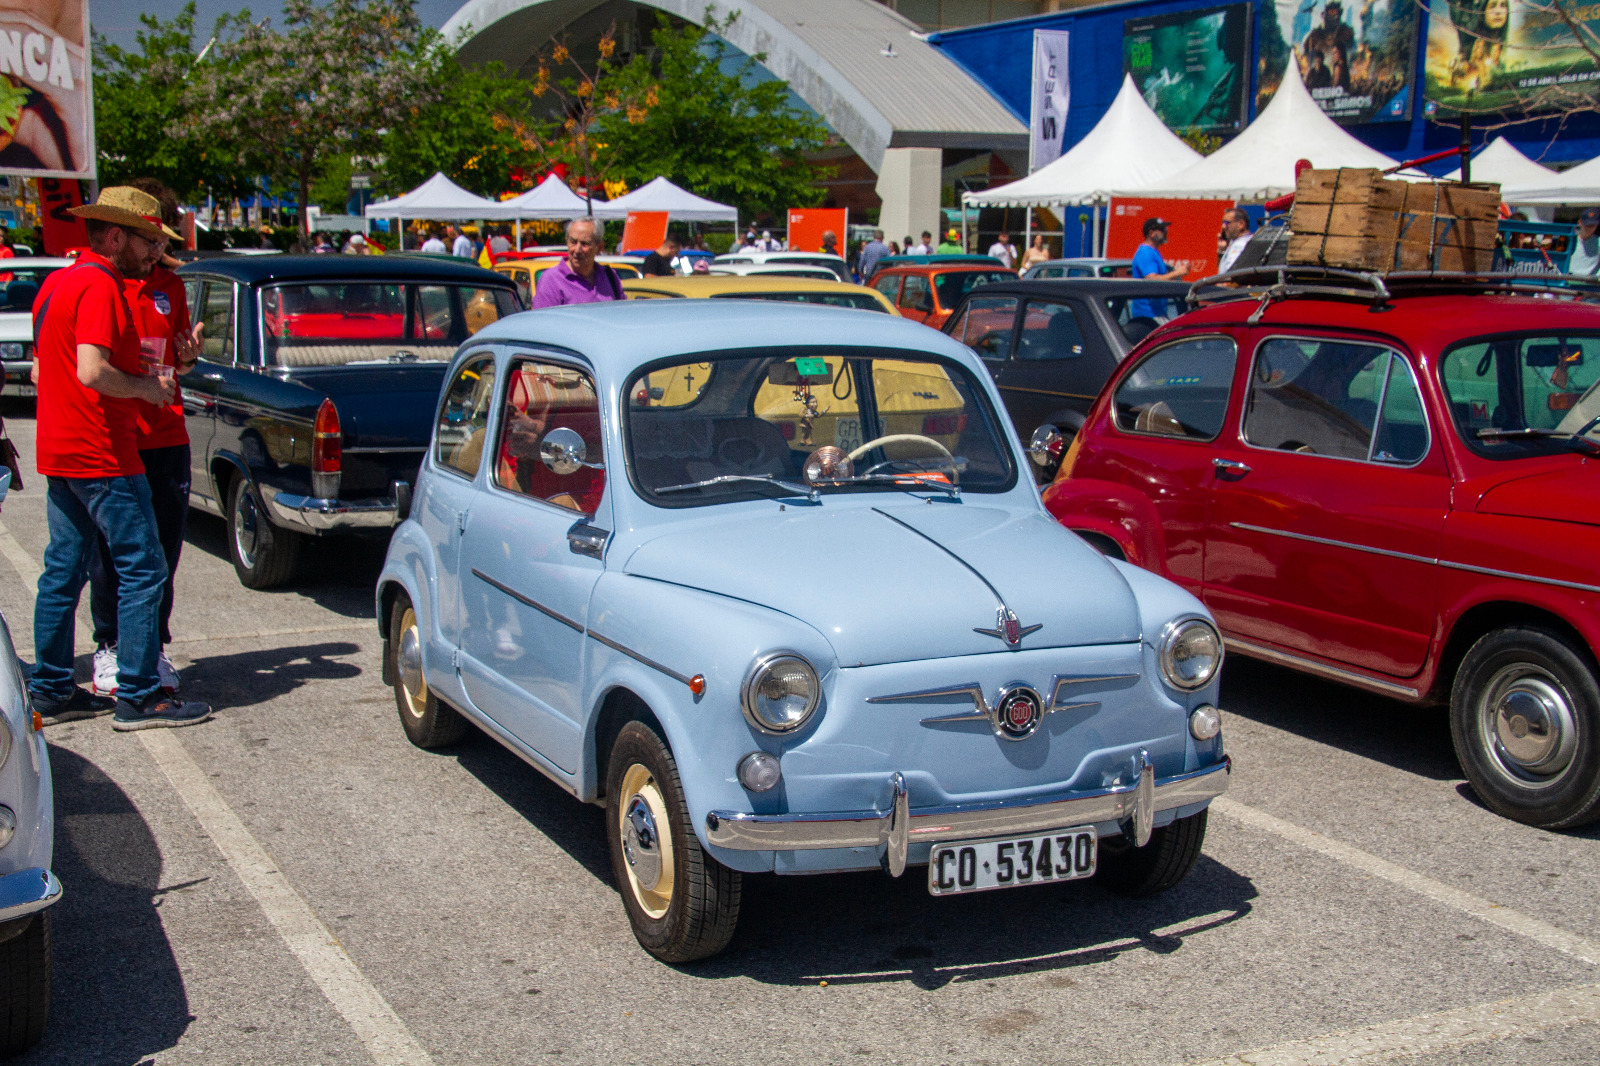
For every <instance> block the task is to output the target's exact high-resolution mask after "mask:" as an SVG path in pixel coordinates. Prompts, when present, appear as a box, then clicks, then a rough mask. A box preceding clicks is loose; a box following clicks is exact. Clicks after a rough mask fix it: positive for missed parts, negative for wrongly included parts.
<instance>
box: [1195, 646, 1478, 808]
mask: <svg viewBox="0 0 1600 1066" xmlns="http://www.w3.org/2000/svg"><path fill="white" fill-rule="evenodd" d="M1221 702H1222V709H1223V711H1224V712H1226V713H1228V714H1235V715H1238V716H1239V717H1241V718H1247V719H1249V720H1250V721H1252V722H1259V723H1261V724H1262V725H1269V726H1272V727H1273V728H1275V729H1282V730H1285V731H1287V732H1290V733H1294V734H1296V735H1297V736H1301V737H1304V738H1306V739H1307V740H1314V741H1317V742H1318V743H1320V744H1327V745H1330V746H1332V747H1336V748H1340V749H1342V750H1344V751H1347V752H1350V753H1351V754H1352V755H1360V756H1362V757H1363V758H1367V759H1372V760H1374V761H1375V762H1381V763H1384V764H1385V765H1387V766H1392V767H1394V768H1395V769H1397V770H1404V771H1405V772H1407V773H1412V774H1418V775H1420V776H1422V777H1426V778H1431V779H1433V780H1435V781H1459V780H1460V779H1461V778H1462V777H1463V776H1464V775H1463V774H1462V772H1461V766H1460V764H1459V763H1457V762H1456V752H1455V748H1454V747H1453V746H1452V745H1451V742H1450V718H1449V712H1448V710H1447V709H1446V708H1444V707H1418V706H1416V705H1414V704H1410V703H1401V702H1400V701H1399V700H1391V699H1386V698H1385V697H1383V696H1375V695H1373V694H1371V693H1368V692H1363V691H1361V690H1360V689H1356V688H1351V687H1350V686H1348V685H1340V684H1337V683H1335V682H1332V681H1323V680H1321V679H1320V678H1315V677H1309V676H1307V675H1306V674H1302V673H1298V672H1296V671H1293V670H1289V669H1285V668H1284V667H1281V666H1274V665H1272V664H1271V663H1264V662H1261V661H1260V660H1257V659H1248V658H1246V657H1245V656H1243V655H1230V656H1229V657H1228V661H1227V665H1226V666H1224V667H1223V671H1222V700H1221Z"/></svg>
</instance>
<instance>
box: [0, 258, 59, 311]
mask: <svg viewBox="0 0 1600 1066" xmlns="http://www.w3.org/2000/svg"><path fill="white" fill-rule="evenodd" d="M60 269H61V268H60V267H45V268H35V269H32V270H7V271H4V272H0V312H28V311H32V310H33V298H34V297H35V296H38V295H39V286H41V285H43V284H44V279H45V278H47V277H49V276H50V275H51V274H54V273H55V272H56V271H57V270H60Z"/></svg>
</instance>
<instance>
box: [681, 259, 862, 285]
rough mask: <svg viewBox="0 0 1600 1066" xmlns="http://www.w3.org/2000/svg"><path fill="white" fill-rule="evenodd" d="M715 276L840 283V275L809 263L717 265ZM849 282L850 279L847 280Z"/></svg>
mask: <svg viewBox="0 0 1600 1066" xmlns="http://www.w3.org/2000/svg"><path fill="white" fill-rule="evenodd" d="M711 273H713V274H723V275H729V274H731V275H735V276H738V277H745V278H771V277H779V278H815V279H817V280H818V281H838V280H840V279H839V275H838V274H836V273H835V272H834V271H832V270H829V269H828V268H827V267H824V266H812V265H811V264H809V263H717V264H716V265H714V266H713V267H712V268H711ZM845 280H847V281H848V280H849V279H845Z"/></svg>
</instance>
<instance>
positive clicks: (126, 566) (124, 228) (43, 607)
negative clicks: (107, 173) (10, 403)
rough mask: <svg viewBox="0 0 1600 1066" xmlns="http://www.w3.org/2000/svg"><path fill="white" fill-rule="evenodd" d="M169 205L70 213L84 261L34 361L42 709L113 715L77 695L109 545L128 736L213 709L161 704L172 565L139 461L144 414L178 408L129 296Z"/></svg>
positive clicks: (47, 306) (59, 298)
mask: <svg viewBox="0 0 1600 1066" xmlns="http://www.w3.org/2000/svg"><path fill="white" fill-rule="evenodd" d="M160 209H161V205H160V203H159V201H157V200H156V198H155V197H153V196H151V195H149V194H148V193H144V192H140V191H139V190H138V189H134V188H130V187H128V186H113V187H110V188H106V189H102V190H101V192H100V198H99V199H98V200H97V201H96V202H95V203H93V204H88V205H85V206H83V207H75V208H71V209H70V211H71V213H72V214H74V215H77V216H79V217H80V218H83V219H85V220H86V221H87V223H88V231H89V250H88V251H85V252H83V253H82V254H80V255H79V257H78V261H77V262H76V263H75V264H73V265H72V266H71V267H69V268H67V269H66V270H60V271H57V272H56V273H54V274H52V275H51V276H50V277H49V278H48V279H46V284H45V285H44V286H42V287H41V288H40V290H39V295H38V297H37V298H36V299H35V301H34V304H33V323H34V327H33V328H34V336H35V338H36V344H35V350H36V351H37V353H38V360H39V401H38V423H37V426H38V428H37V436H36V449H37V465H38V468H39V472H40V473H41V474H44V475H45V477H46V478H47V479H48V482H49V487H48V489H47V490H46V501H45V502H46V508H47V510H46V516H47V520H48V523H49V528H50V543H49V545H48V546H47V547H46V548H45V552H44V572H43V573H42V574H41V575H40V576H39V591H38V595H37V596H36V597H35V599H34V607H33V639H34V663H35V665H34V668H33V676H32V677H31V678H30V679H29V682H28V688H29V690H30V692H31V693H32V696H33V705H34V709H35V710H37V711H38V712H39V713H40V715H42V716H44V717H46V718H48V719H49V720H51V721H55V722H64V721H71V720H73V719H76V718H89V717H93V716H95V715H97V714H102V713H104V712H105V711H106V710H109V709H111V708H110V707H109V706H108V704H109V702H110V701H108V700H105V699H103V698H101V697H98V696H94V695H91V694H90V693H88V692H85V691H84V690H82V689H80V688H78V687H77V685H75V684H74V683H73V638H74V632H73V629H74V615H75V614H76V613H77V608H78V599H79V597H80V596H81V595H82V593H83V585H84V581H85V580H86V577H87V567H88V559H89V553H90V552H91V551H92V550H93V548H94V541H95V537H96V536H97V535H100V536H104V537H105V538H106V543H107V545H108V546H109V547H110V550H111V559H112V563H113V566H114V568H115V570H116V574H117V580H118V583H119V591H120V601H119V603H118V605H117V633H118V670H117V697H118V698H117V701H116V704H115V710H116V718H115V720H114V722H113V727H114V728H116V729H119V730H130V729H149V728H157V727H171V726H184V725H193V724H194V723H196V722H201V721H204V720H205V719H207V718H209V717H211V708H210V707H209V706H207V705H206V704H204V703H180V702H178V701H176V700H174V699H172V698H171V697H169V696H167V695H166V694H164V693H163V692H162V691H161V684H160V677H159V675H158V674H157V672H156V659H157V656H158V655H159V654H160V649H161V645H160V640H159V638H158V631H157V630H158V623H157V616H158V615H159V613H160V608H161V596H162V590H163V586H164V585H165V583H166V579H167V564H166V560H165V559H164V558H163V556H162V552H161V542H160V540H159V539H158V537H157V535H156V521H155V512H154V509H153V508H152V506H151V502H150V486H149V484H148V482H146V481H145V477H144V466H143V464H142V463H141V462H140V460H139V449H138V424H137V421H138V406H137V402H136V401H139V400H143V401H145V402H147V403H150V404H154V405H156V406H158V407H164V406H166V405H168V404H170V403H172V399H173V395H174V388H173V383H172V379H171V378H170V377H167V376H162V375H157V374H146V373H144V368H143V365H142V360H141V357H140V348H139V332H138V329H137V327H136V325H135V321H134V317H133V312H132V310H131V308H130V307H129V305H128V300H127V296H126V294H125V292H124V281H125V279H127V278H138V277H141V276H143V275H144V274H146V273H147V272H148V269H149V268H148V264H149V263H150V261H151V247H152V245H153V244H155V243H156V242H157V241H159V240H160V238H161V237H162V236H163V230H162V228H161V222H160Z"/></svg>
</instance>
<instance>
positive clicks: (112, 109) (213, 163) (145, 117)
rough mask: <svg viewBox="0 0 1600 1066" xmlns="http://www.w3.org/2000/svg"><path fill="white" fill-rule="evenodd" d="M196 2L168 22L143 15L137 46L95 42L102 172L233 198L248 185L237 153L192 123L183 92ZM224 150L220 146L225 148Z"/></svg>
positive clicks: (108, 177)
mask: <svg viewBox="0 0 1600 1066" xmlns="http://www.w3.org/2000/svg"><path fill="white" fill-rule="evenodd" d="M194 18H195V15H194V3H193V0H190V3H189V4H187V5H186V6H185V7H184V9H183V10H182V11H181V12H180V13H179V14H178V15H177V16H176V17H174V18H173V19H172V20H171V21H170V22H162V21H160V20H158V19H156V18H155V17H154V16H151V15H140V16H139V21H140V22H141V23H142V24H143V26H144V29H142V30H140V31H139V33H138V34H137V36H136V38H135V40H136V41H137V42H138V47H137V49H131V50H130V49H124V48H119V47H118V46H116V45H114V44H111V43H110V42H109V41H107V40H106V39H105V38H104V37H102V36H100V35H99V34H98V33H97V34H95V39H94V59H95V67H96V70H95V76H94V77H95V85H94V125H95V140H96V143H97V146H98V150H99V167H98V169H99V176H100V182H101V183H102V184H104V185H117V184H120V183H122V182H124V181H127V180H128V179H130V178H135V177H141V176H148V177H154V178H159V179H160V180H162V181H164V182H166V183H167V184H168V185H169V186H171V187H172V189H173V191H174V192H176V193H177V194H178V195H179V196H180V197H183V198H189V197H192V196H198V195H199V194H200V193H201V192H202V190H210V191H211V192H212V193H214V194H216V195H219V196H235V195H240V194H242V193H243V192H245V191H246V190H247V189H248V188H249V185H250V180H249V175H248V174H246V173H244V172H242V171H241V170H240V169H239V167H238V166H237V165H236V159H237V152H236V151H231V150H229V149H228V148H226V147H223V145H224V144H225V142H227V141H231V139H232V138H231V136H230V135H229V134H230V132H231V131H218V136H220V137H221V138H222V140H221V141H218V140H216V139H211V140H207V139H203V138H201V137H198V136H196V135H195V134H194V133H193V132H192V131H190V130H189V129H188V128H187V123H186V122H185V121H184V115H185V106H184V95H185V93H186V92H187V90H188V82H189V77H190V73H191V70H192V69H193V66H194V63H195V50H194ZM219 148H220V150H219Z"/></svg>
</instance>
